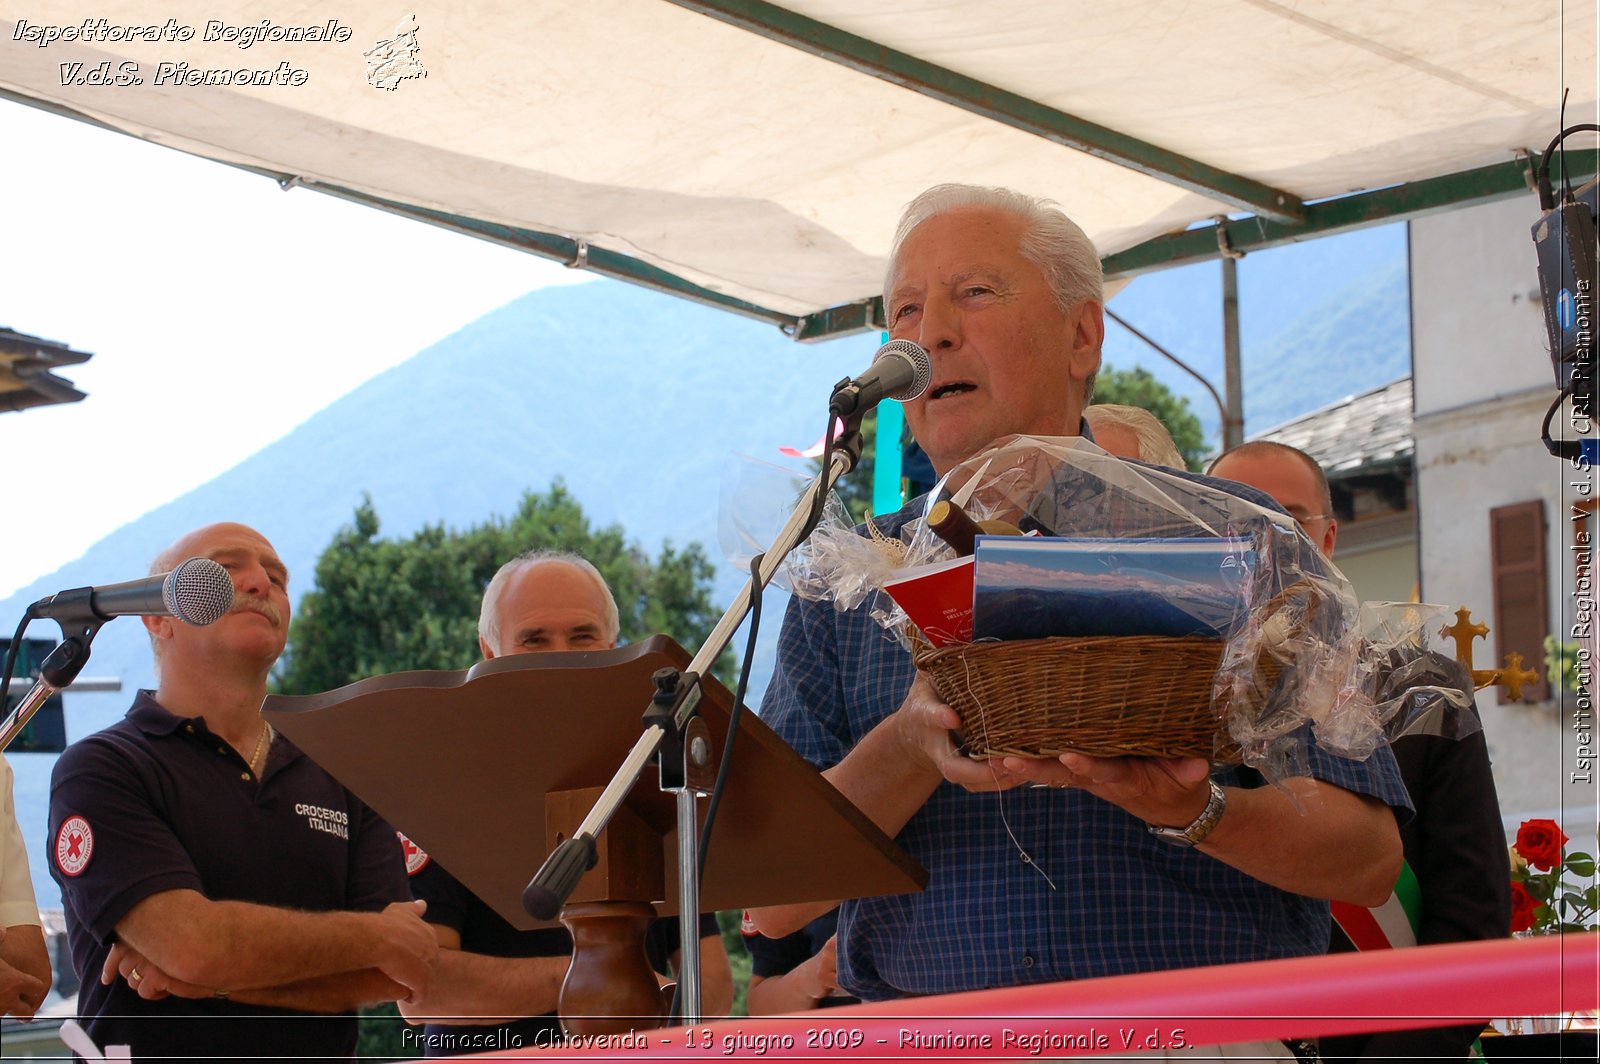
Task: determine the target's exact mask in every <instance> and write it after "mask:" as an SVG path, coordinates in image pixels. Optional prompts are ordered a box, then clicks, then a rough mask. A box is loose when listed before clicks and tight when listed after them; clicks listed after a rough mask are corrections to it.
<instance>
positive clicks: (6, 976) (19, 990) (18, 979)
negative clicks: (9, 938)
mask: <svg viewBox="0 0 1600 1064" xmlns="http://www.w3.org/2000/svg"><path fill="white" fill-rule="evenodd" d="M5 937H6V929H5V928H3V927H0V941H4V940H5ZM48 993H50V984H48V983H46V982H44V981H43V980H41V979H36V978H34V977H33V976H31V975H29V974H28V973H27V972H24V971H19V970H18V969H16V968H13V967H12V966H11V965H9V964H7V963H6V962H5V961H0V1016H15V1017H16V1018H17V1019H19V1020H31V1019H33V1014H34V1013H36V1012H38V1011H39V1006H40V1005H42V1004H44V998H45V995H46V994H48Z"/></svg>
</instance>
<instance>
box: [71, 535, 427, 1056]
mask: <svg viewBox="0 0 1600 1064" xmlns="http://www.w3.org/2000/svg"><path fill="white" fill-rule="evenodd" d="M195 555H198V556H201V557H207V558H210V559H212V560H213V561H216V562H218V563H220V564H221V565H222V566H223V567H224V568H226V569H227V570H228V572H229V574H230V575H231V576H232V578H233V585H234V603H233V608H232V609H231V610H230V612H229V613H228V614H227V615H225V616H224V617H222V618H221V619H220V620H218V621H217V622H215V623H214V624H211V625H207V626H204V627H196V626H191V625H188V624H184V623H182V622H180V621H178V620H176V619H175V618H172V617H147V618H145V626H146V628H148V629H149V631H150V639H151V643H152V646H153V647H154V650H155V657H156V666H157V674H158V676H159V684H160V685H159V687H158V689H157V690H156V691H154V692H149V691H141V692H139V695H138V697H137V698H136V699H135V701H134V704H133V708H132V709H131V710H129V712H128V715H127V717H126V718H125V719H124V720H122V721H120V722H119V723H117V724H115V725H113V726H111V727H110V728H107V729H105V730H104V731H101V732H97V733H95V734H93V735H90V736H88V737H87V738H84V739H81V740H79V741H78V742H76V743H74V744H72V746H70V747H69V748H68V749H67V751H66V752H65V753H63V754H62V755H61V758H60V760H59V761H57V763H56V766H55V771H54V774H53V776H52V779H51V787H50V849H49V861H50V872H51V875H53V876H54V877H55V880H56V882H57V883H59V884H60V885H61V894H62V902H63V904H64V906H65V909H66V917H67V936H68V940H69V943H70V945H71V947H72V956H73V965H74V967H75V968H76V970H77V973H78V977H79V979H80V980H81V984H82V989H81V990H80V991H79V998H78V1011H79V1015H80V1016H81V1018H82V1020H83V1023H84V1026H85V1027H86V1028H87V1032H88V1034H89V1037H90V1038H91V1039H92V1040H93V1041H94V1042H95V1043H96V1044H97V1045H99V1046H101V1047H107V1046H111V1045H127V1046H129V1047H130V1049H131V1052H132V1054H133V1056H134V1057H135V1058H150V1059H161V1058H173V1057H210V1058H222V1057H235V1056H275V1057H286V1058H288V1057H292V1058H297V1059H304V1058H335V1057H349V1056H351V1055H352V1054H353V1053H354V1051H355V1046H356V1020H355V1017H354V1016H353V1015H351V1014H353V1013H354V1011H355V1010H356V1008H357V1007H358V1006H360V1005H364V1004H370V1003H376V1002H380V1001H392V1000H395V999H397V998H405V997H407V996H409V995H412V994H418V993H421V992H422V991H423V990H425V989H426V987H427V985H428V979H429V977H430V975H431V974H432V970H433V965H434V960H435V956H436V954H437V952H438V945H437V943H436V942H435V940H434V937H433V934H432V932H431V931H430V930H429V929H428V925H427V924H425V923H423V921H422V919H421V911H422V906H421V905H419V904H418V903H416V902H413V901H412V900H410V898H409V897H408V896H407V891H406V889H405V879H404V868H403V864H402V858H401V852H400V846H399V844H398V842H397V841H396V839H395V835H394V830H393V829H392V828H390V827H389V826H388V825H387V824H385V823H384V822H383V821H382V820H381V819H379V818H378V817H377V815H376V814H374V813H373V812H372V811H371V810H370V809H368V808H367V807H366V806H365V805H363V804H362V803H361V802H360V801H359V800H358V799H357V798H356V797H355V796H354V795H352V794H350V793H349V792H348V791H346V790H345V789H344V788H343V787H341V786H340V785H339V784H338V783H337V782H336V781H335V780H334V779H333V778H332V777H330V776H329V775H328V774H327V773H325V772H323V771H322V770H321V769H320V768H318V767H317V766H316V765H315V764H313V763H312V762H311V761H310V760H309V759H308V758H307V757H306V756H305V755H304V754H302V753H301V752H300V751H299V750H298V749H296V748H295V747H294V746H293V744H291V743H290V742H289V741H288V740H287V739H284V738H283V737H281V736H278V735H276V734H275V733H274V732H273V729H272V728H271V726H270V725H268V724H267V723H266V722H265V721H264V720H262V719H261V715H260V710H261V703H262V700H263V699H264V698H265V696H266V690H267V674H268V672H269V670H270V669H271V668H272V665H273V663H274V662H275V661H277V659H278V656H279V655H280V654H281V653H282V652H283V647H284V642H285V640H286V638H287V633H288V624H289V597H288V591H287V584H288V573H287V571H286V570H285V568H284V565H283V562H282V561H281V560H280V559H279V558H278V555H277V552H276V551H274V550H273V548H272V545H271V544H270V543H268V542H267V540H266V539H264V538H263V537H262V536H261V534H260V533H258V532H256V531H254V530H253V529H250V528H246V527H245V526H243V525H236V524H219V525H211V526H209V527H206V528H202V529H199V530H198V531H196V532H192V533H190V534H189V535H187V536H184V537H183V538H182V539H180V540H178V542H177V543H175V544H173V545H172V547H170V548H169V549H168V550H166V551H165V552H163V553H162V554H161V555H160V556H159V557H157V559H156V561H155V563H154V565H153V566H152V570H151V571H152V572H162V571H165V570H167V569H170V568H172V567H173V566H174V565H175V564H176V563H177V562H179V561H181V560H182V559H184V558H187V557H190V556H195ZM337 1013H344V1014H345V1015H332V1014H337ZM316 1014H329V1015H316Z"/></svg>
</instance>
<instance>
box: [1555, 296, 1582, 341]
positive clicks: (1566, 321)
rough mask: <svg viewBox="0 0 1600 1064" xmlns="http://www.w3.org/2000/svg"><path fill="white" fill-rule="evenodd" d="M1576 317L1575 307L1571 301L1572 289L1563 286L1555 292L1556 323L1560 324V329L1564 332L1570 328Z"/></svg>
mask: <svg viewBox="0 0 1600 1064" xmlns="http://www.w3.org/2000/svg"><path fill="white" fill-rule="evenodd" d="M1576 319H1577V311H1576V307H1574V306H1573V302H1572V289H1570V288H1563V289H1562V290H1561V291H1559V292H1557V293H1556V323H1557V324H1558V325H1560V326H1561V331H1562V332H1566V331H1568V330H1569V329H1571V328H1572V326H1573V322H1574V321H1575V320H1576Z"/></svg>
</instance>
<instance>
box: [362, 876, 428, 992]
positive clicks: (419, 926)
mask: <svg viewBox="0 0 1600 1064" xmlns="http://www.w3.org/2000/svg"><path fill="white" fill-rule="evenodd" d="M427 908H428V903H427V902H425V901H420V900H419V901H405V902H400V901H397V902H394V903H393V904H391V905H389V906H387V907H386V908H385V909H384V910H383V912H382V913H381V914H380V915H379V916H378V917H377V919H379V920H380V921H382V929H381V930H380V935H381V937H382V940H381V947H380V950H379V957H378V962H377V965H376V967H377V968H378V970H379V971H381V972H382V973H383V974H384V975H386V976H388V977H389V978H390V979H393V980H394V981H395V982H397V983H399V984H400V985H401V986H403V987H405V988H406V989H407V990H408V991H409V993H408V994H407V995H406V996H405V997H403V998H401V999H400V1000H402V1001H419V1000H421V998H422V996H423V995H424V994H425V993H427V990H428V980H429V979H431V978H432V977H433V970H434V966H435V965H436V964H437V963H438V960H439V938H438V936H437V935H435V934H434V931H433V928H432V927H430V926H429V925H428V924H427V923H426V922H424V920H423V919H422V914H423V913H424V912H425V911H427Z"/></svg>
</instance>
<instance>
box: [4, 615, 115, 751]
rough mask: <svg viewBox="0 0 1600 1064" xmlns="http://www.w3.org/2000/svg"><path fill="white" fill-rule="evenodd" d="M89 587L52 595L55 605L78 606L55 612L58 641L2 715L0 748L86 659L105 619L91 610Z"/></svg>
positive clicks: (82, 665)
mask: <svg viewBox="0 0 1600 1064" xmlns="http://www.w3.org/2000/svg"><path fill="white" fill-rule="evenodd" d="M93 590H94V589H93V588H87V587H82V588H77V589H75V590H73V591H63V592H62V593H61V594H59V595H57V596H56V597H55V600H54V601H55V603H56V604H58V605H73V604H76V605H77V606H78V607H79V608H78V609H74V610H71V611H69V613H68V616H67V617H64V618H63V617H60V616H57V618H56V620H57V623H59V624H60V625H61V636H62V641H61V643H60V644H58V645H57V646H56V648H55V649H54V650H52V651H51V652H50V653H49V655H47V656H46V657H45V659H44V661H43V662H42V663H41V664H40V666H39V678H38V679H37V680H35V681H34V684H33V687H32V688H31V689H30V690H29V691H28V693H27V694H26V695H23V696H22V701H21V702H18V703H17V708H16V709H14V710H12V711H11V712H10V714H8V715H7V716H6V718H5V721H4V723H0V751H4V750H5V749H6V747H8V746H10V745H11V743H12V741H13V740H15V739H16V737H17V736H18V735H21V734H22V729H23V728H26V727H27V726H28V722H29V721H30V720H32V719H33V717H34V714H36V713H38V712H39V710H40V709H41V708H42V707H43V706H44V704H45V702H46V701H48V700H49V698H50V696H51V695H53V694H55V693H56V692H57V691H59V690H61V689H62V688H63V687H67V686H69V685H70V684H71V683H72V681H73V680H76V679H77V678H78V673H80V672H82V671H83V667H84V666H85V665H87V664H88V663H89V644H91V643H93V642H94V637H95V633H97V632H99V631H100V626H101V625H103V624H105V623H106V618H104V617H101V616H100V615H99V614H97V613H95V612H94V609H93V608H92V607H91V606H90V605H89V599H90V595H91V594H92V593H93ZM33 617H34V612H33V608H32V607H31V606H30V607H29V608H28V615H27V619H32V618H33ZM24 626H26V621H24Z"/></svg>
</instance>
